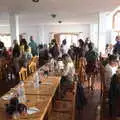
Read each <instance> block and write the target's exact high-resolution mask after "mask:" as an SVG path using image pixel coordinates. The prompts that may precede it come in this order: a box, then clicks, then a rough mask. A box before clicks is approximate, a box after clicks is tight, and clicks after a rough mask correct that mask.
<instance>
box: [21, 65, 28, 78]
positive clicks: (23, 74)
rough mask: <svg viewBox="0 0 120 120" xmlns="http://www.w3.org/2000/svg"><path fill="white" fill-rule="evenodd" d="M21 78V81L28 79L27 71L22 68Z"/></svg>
mask: <svg viewBox="0 0 120 120" xmlns="http://www.w3.org/2000/svg"><path fill="white" fill-rule="evenodd" d="M19 78H20V80H26V78H27V69H26V68H24V67H22V68H21V69H20V72H19Z"/></svg>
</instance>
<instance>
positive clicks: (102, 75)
mask: <svg viewBox="0 0 120 120" xmlns="http://www.w3.org/2000/svg"><path fill="white" fill-rule="evenodd" d="M100 80H101V95H103V94H104V91H105V67H104V66H103V65H102V63H101V64H100Z"/></svg>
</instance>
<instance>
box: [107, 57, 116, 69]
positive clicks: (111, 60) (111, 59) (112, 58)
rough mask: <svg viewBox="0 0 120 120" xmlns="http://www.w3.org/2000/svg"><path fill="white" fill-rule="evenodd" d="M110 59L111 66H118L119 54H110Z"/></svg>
mask: <svg viewBox="0 0 120 120" xmlns="http://www.w3.org/2000/svg"><path fill="white" fill-rule="evenodd" d="M108 60H109V64H110V65H111V66H113V67H114V66H116V64H117V56H115V55H110V56H109V58H108Z"/></svg>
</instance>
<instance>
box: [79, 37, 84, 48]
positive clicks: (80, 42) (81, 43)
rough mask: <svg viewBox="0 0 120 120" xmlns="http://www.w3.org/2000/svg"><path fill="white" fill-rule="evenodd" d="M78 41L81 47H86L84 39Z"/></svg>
mask: <svg viewBox="0 0 120 120" xmlns="http://www.w3.org/2000/svg"><path fill="white" fill-rule="evenodd" d="M78 41H79V46H80V47H83V46H84V41H83V40H82V39H79V40H78Z"/></svg>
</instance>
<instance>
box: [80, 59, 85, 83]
mask: <svg viewBox="0 0 120 120" xmlns="http://www.w3.org/2000/svg"><path fill="white" fill-rule="evenodd" d="M86 65H87V61H86V59H85V58H84V57H81V58H80V60H79V67H78V75H79V77H80V81H81V82H82V83H83V82H85V76H86V72H85V68H86Z"/></svg>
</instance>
